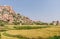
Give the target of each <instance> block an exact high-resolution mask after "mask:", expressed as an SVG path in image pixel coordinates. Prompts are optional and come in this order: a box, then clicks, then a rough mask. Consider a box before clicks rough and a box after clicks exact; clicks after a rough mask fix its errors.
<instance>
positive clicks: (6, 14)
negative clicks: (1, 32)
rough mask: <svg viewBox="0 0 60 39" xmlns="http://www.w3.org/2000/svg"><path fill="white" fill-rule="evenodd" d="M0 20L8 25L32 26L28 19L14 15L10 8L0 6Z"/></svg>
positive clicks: (17, 14)
mask: <svg viewBox="0 0 60 39" xmlns="http://www.w3.org/2000/svg"><path fill="white" fill-rule="evenodd" d="M0 20H2V21H5V22H7V23H9V24H13V23H15V24H32V22H33V21H32V20H30V19H29V18H28V17H26V16H22V15H21V14H19V13H16V12H15V11H14V10H13V8H12V7H11V6H0Z"/></svg>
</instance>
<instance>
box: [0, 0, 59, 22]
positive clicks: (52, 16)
mask: <svg viewBox="0 0 60 39" xmlns="http://www.w3.org/2000/svg"><path fill="white" fill-rule="evenodd" d="M0 5H9V6H12V7H13V9H14V10H15V11H16V12H19V13H20V14H22V15H24V16H28V17H29V18H30V19H32V20H40V21H44V22H51V21H53V20H60V0H0Z"/></svg>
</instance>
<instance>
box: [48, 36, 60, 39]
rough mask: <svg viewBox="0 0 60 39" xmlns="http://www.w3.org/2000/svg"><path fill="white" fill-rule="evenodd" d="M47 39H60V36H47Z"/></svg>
mask: <svg viewBox="0 0 60 39" xmlns="http://www.w3.org/2000/svg"><path fill="white" fill-rule="evenodd" d="M48 39H60V36H54V37H49V38H48Z"/></svg>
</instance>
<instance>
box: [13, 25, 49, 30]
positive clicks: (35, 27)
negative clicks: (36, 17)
mask: <svg viewBox="0 0 60 39" xmlns="http://www.w3.org/2000/svg"><path fill="white" fill-rule="evenodd" d="M47 27H49V26H33V27H32V26H14V29H16V30H20V29H40V28H47Z"/></svg>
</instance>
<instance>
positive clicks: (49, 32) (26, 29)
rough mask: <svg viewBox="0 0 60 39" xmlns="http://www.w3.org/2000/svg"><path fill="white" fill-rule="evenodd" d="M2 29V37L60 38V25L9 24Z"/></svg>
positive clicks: (25, 38) (26, 38)
mask: <svg viewBox="0 0 60 39" xmlns="http://www.w3.org/2000/svg"><path fill="white" fill-rule="evenodd" d="M4 27H5V28H4V29H5V31H1V32H2V33H0V34H1V35H0V38H1V39H60V26H52V25H50V26H48V25H31V26H30V25H23V26H19V25H7V26H4Z"/></svg>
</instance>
